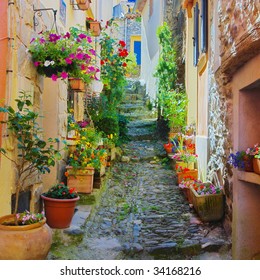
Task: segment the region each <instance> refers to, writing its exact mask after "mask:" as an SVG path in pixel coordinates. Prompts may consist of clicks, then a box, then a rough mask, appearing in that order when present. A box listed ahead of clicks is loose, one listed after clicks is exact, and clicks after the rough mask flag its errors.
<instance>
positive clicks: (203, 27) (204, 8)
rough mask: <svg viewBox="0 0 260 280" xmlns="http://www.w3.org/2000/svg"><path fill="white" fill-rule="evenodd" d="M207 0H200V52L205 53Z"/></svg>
mask: <svg viewBox="0 0 260 280" xmlns="http://www.w3.org/2000/svg"><path fill="white" fill-rule="evenodd" d="M207 6H208V1H207V0H201V41H200V43H201V52H202V53H206V52H207V48H208V28H207V25H208V8H207Z"/></svg>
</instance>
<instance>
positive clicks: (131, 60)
mask: <svg viewBox="0 0 260 280" xmlns="http://www.w3.org/2000/svg"><path fill="white" fill-rule="evenodd" d="M139 72H140V68H139V66H138V65H137V62H136V54H135V53H133V52H130V53H129V55H128V57H127V66H126V75H127V76H130V77H137V76H139Z"/></svg>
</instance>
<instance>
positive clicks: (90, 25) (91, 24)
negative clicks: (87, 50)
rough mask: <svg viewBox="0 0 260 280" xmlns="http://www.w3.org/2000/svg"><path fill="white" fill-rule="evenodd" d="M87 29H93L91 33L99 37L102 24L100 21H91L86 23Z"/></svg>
mask: <svg viewBox="0 0 260 280" xmlns="http://www.w3.org/2000/svg"><path fill="white" fill-rule="evenodd" d="M86 27H87V30H90V31H91V35H92V36H94V37H97V36H99V35H100V33H101V24H100V22H99V21H89V22H87V23H86Z"/></svg>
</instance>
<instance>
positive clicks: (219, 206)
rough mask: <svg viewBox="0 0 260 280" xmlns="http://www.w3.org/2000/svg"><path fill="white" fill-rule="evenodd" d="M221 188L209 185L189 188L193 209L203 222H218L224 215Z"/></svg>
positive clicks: (204, 184) (197, 185)
mask: <svg viewBox="0 0 260 280" xmlns="http://www.w3.org/2000/svg"><path fill="white" fill-rule="evenodd" d="M222 189H223V188H222V187H217V186H214V185H213V184H211V183H201V184H196V185H195V186H193V187H192V188H190V191H191V195H192V204H193V206H194V209H195V210H196V212H197V213H198V215H199V216H200V218H201V220H202V221H204V222H213V221H218V220H220V219H221V218H222V217H223V214H224V194H223V191H222Z"/></svg>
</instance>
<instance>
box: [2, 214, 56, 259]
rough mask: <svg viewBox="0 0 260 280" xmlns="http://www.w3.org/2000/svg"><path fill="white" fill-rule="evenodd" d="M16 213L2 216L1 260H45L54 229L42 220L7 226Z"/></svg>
mask: <svg viewBox="0 0 260 280" xmlns="http://www.w3.org/2000/svg"><path fill="white" fill-rule="evenodd" d="M11 221H14V215H7V216H3V217H1V218H0V260H45V259H46V258H47V255H48V252H49V250H50V247H51V243H52V231H51V229H50V227H49V226H48V225H47V224H46V219H44V220H43V221H41V222H38V223H35V224H31V225H24V226H6V225H3V223H6V222H11Z"/></svg>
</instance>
